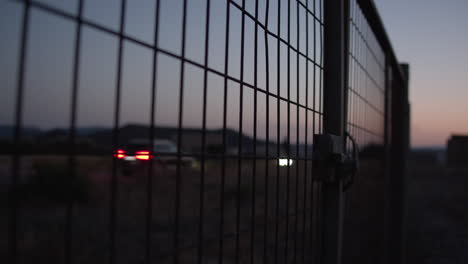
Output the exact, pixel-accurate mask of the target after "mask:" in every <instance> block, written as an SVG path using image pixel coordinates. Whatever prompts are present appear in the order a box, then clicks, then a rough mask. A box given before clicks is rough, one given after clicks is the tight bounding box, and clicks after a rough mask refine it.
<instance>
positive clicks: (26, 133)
mask: <svg viewBox="0 0 468 264" xmlns="http://www.w3.org/2000/svg"><path fill="white" fill-rule="evenodd" d="M14 133H15V127H14V126H7V125H0V140H7V141H8V140H12V139H13V136H14ZM41 133H42V131H41V130H40V129H39V128H37V127H23V128H22V129H21V135H22V136H23V137H35V136H37V135H39V134H41Z"/></svg>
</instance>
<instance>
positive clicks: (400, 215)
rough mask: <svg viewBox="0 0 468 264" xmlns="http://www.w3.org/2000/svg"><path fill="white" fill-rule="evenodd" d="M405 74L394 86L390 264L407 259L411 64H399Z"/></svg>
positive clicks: (395, 81) (397, 79) (395, 79)
mask: <svg viewBox="0 0 468 264" xmlns="http://www.w3.org/2000/svg"><path fill="white" fill-rule="evenodd" d="M397 66H399V67H401V70H402V72H403V75H404V76H402V78H396V76H394V77H393V78H394V81H393V83H392V124H391V126H392V145H391V164H390V166H391V167H390V175H391V176H390V177H391V178H390V186H389V188H390V191H391V197H390V217H391V220H390V221H391V226H390V231H389V233H390V237H389V239H390V240H389V243H390V244H389V248H390V249H389V251H390V263H404V262H405V261H404V259H405V252H404V248H405V243H404V241H405V236H404V233H405V224H404V219H405V211H406V209H405V207H406V206H405V199H406V198H405V197H406V178H407V173H406V167H407V162H406V161H407V154H408V150H409V145H410V144H409V121H410V120H409V119H410V117H409V114H410V106H409V100H408V79H409V78H408V77H409V67H408V65H407V64H403V65H397ZM394 72H400V71H394Z"/></svg>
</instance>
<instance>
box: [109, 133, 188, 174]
mask: <svg viewBox="0 0 468 264" xmlns="http://www.w3.org/2000/svg"><path fill="white" fill-rule="evenodd" d="M152 145H153V148H152V149H151V144H150V141H149V140H146V139H132V140H130V141H129V142H128V143H127V145H126V146H125V147H123V148H119V149H117V150H116V151H115V153H114V157H115V158H117V159H118V160H119V161H121V162H120V164H121V168H122V171H123V173H124V175H129V174H131V173H132V172H134V171H135V170H136V169H138V168H140V167H142V166H145V165H148V164H149V163H150V162H159V163H161V164H162V165H164V166H167V165H173V166H176V165H177V163H178V162H180V164H181V165H182V166H184V167H192V168H193V167H194V166H195V165H196V160H195V159H194V158H192V157H188V156H185V155H186V153H182V156H181V157H180V160H179V159H178V156H177V145H176V144H175V143H174V142H172V141H170V140H167V139H155V140H153V144H152Z"/></svg>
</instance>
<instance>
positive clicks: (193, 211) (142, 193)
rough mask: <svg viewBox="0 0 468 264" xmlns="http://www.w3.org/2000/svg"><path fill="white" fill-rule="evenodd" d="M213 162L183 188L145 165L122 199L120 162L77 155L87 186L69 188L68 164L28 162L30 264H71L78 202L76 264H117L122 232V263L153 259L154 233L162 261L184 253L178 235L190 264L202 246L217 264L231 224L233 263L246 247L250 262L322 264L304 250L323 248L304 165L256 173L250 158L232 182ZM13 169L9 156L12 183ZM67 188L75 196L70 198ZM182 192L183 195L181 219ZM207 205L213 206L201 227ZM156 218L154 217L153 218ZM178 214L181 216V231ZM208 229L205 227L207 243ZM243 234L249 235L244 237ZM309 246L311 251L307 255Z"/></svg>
mask: <svg viewBox="0 0 468 264" xmlns="http://www.w3.org/2000/svg"><path fill="white" fill-rule="evenodd" d="M205 162H206V163H205V173H204V178H203V179H204V182H203V184H202V181H201V180H202V174H201V170H200V166H195V167H194V168H181V171H180V181H179V182H177V171H176V168H175V167H174V166H169V165H162V164H159V163H154V167H153V168H154V170H153V172H152V177H148V175H149V171H148V168H147V167H145V166H142V167H139V168H137V169H136V170H135V172H134V173H133V174H132V175H130V176H125V175H123V174H122V172H121V170H120V169H117V173H116V174H115V183H116V185H115V199H114V200H113V199H112V179H113V178H112V158H108V157H102V156H101V157H97V156H80V157H77V168H76V177H77V179H79V181H77V182H76V183H75V182H74V183H73V184H72V187H70V186H68V185H67V184H68V181H66V180H65V181H64V180H62V179H63V178H65V179H66V178H67V177H68V176H69V170H68V167H67V163H66V158H65V157H57V156H43V157H23V158H22V162H21V164H22V166H21V167H22V168H21V170H20V171H21V173H20V174H21V175H20V178H21V181H20V182H21V184H20V189H19V193H20V194H21V199H20V207H19V220H18V222H17V223H18V226H19V229H18V243H19V255H20V256H21V261H20V263H32V262H42V261H47V263H62V262H63V260H64V257H65V255H64V249H65V243H66V241H67V239H65V236H66V233H65V232H66V219H67V218H66V216H67V215H66V212H67V210H66V208H67V205H68V204H69V203H70V201H73V215H72V218H71V228H72V229H71V230H72V235H71V236H72V240H71V241H72V243H71V248H72V254H73V259H74V262H75V263H91V264H92V263H104V262H106V261H107V259H108V257H109V254H110V251H109V249H110V244H109V243H110V230H111V229H110V228H111V226H112V225H114V230H115V249H116V251H115V253H114V254H115V256H116V258H117V259H118V263H141V262H142V261H143V259H144V256H145V245H146V242H147V239H148V237H147V234H148V233H147V232H146V231H147V230H148V228H149V230H150V233H149V234H150V236H151V238H150V247H151V254H152V256H153V259H154V261H155V263H169V262H170V261H171V260H172V256H173V255H174V253H175V252H176V251H175V249H174V232H178V236H179V238H180V239H179V249H178V250H177V251H178V252H179V255H180V257H181V261H182V262H181V263H193V260H194V259H195V258H196V256H197V253H198V252H197V250H199V249H200V248H198V247H197V245H198V244H199V241H200V239H201V241H202V245H203V248H201V249H202V250H203V255H204V259H205V260H206V261H207V263H208V261H209V260H211V259H217V256H218V255H219V251H220V248H219V245H220V244H219V242H220V230H221V226H220V225H221V222H222V232H223V235H222V237H224V239H223V243H224V245H223V249H222V250H223V255H224V260H225V261H226V263H229V261H232V260H234V258H235V255H236V246H237V244H236V243H237V241H238V245H239V253H240V256H241V262H245V261H247V259H248V258H250V257H251V256H253V258H254V259H258V260H260V259H262V258H263V257H264V254H265V253H266V254H265V256H266V258H272V257H274V252H277V254H278V257H279V258H280V259H282V258H283V259H284V258H285V255H286V254H287V255H288V258H292V256H293V255H294V254H296V255H297V257H298V258H299V257H300V258H302V256H304V258H305V259H310V258H312V253H313V252H310V251H309V250H304V248H307V249H308V248H312V247H311V246H310V244H311V243H315V242H314V241H312V240H313V237H312V227H313V225H312V223H313V222H314V221H315V220H313V219H315V217H316V211H314V210H311V208H312V203H314V204H317V200H316V199H317V192H318V186H317V185H314V186H312V185H311V179H310V178H307V179H306V178H304V175H305V167H304V166H305V163H304V162H295V164H294V165H293V166H291V167H289V169H288V168H278V167H277V165H276V164H277V162H275V161H274V160H272V161H268V162H266V161H265V160H257V162H256V166H254V162H253V161H252V160H243V161H242V164H241V169H240V171H239V166H238V160H236V159H233V160H229V159H228V160H226V163H225V168H226V169H225V174H224V184H222V183H223V177H222V175H223V174H222V163H221V160H206V161H205ZM10 166H11V161H10V160H9V159H8V158H6V157H2V159H1V163H0V168H1V172H2V175H1V177H3V178H4V179H5V178H8V176H9V175H10V173H9V172H10ZM310 169H311V164H308V168H307V170H308V172H309V173H308V175H311V173H310ZM288 170H289V172H288ZM267 172H268V178H267V177H266V176H267ZM277 172H279V177H278V174H277ZM239 175H240V176H241V178H240V181H239V178H238V177H239ZM253 175H255V177H253ZM37 179H40V181H38V180H37ZM150 179H151V181H152V183H151V184H149V180H150ZM267 179H268V181H266V180H267ZM5 182H8V180H5ZM277 182H278V183H279V185H277ZM239 183H240V184H239ZM222 186H224V187H223V188H221V187H222ZM5 187H6V186H5V184H3V185H2V188H3V189H2V190H3V191H2V192H1V195H2V197H3V198H2V200H3V201H4V202H5V201H6V198H5V197H6V188H5ZM277 187H278V188H277ZM67 188H71V189H72V190H73V191H71V192H67V191H66V190H67ZM312 189H313V191H311V190H312ZM46 190H47V191H46ZM64 190H65V192H64ZM200 190H203V192H201V191H200ZM51 193H52V194H53V195H50V194H51ZM148 193H150V194H151V195H150V196H148ZM177 193H179V194H180V195H179V200H178V203H179V211H178V212H176V201H177V200H176V199H177V195H176V194H177ZM304 193H307V194H306V196H304ZM312 195H314V196H312ZM148 201H149V202H151V204H148ZM200 201H203V203H202V204H203V216H202V217H203V218H202V223H203V225H201V226H200V224H199V223H200V205H201V203H200ZM4 202H3V203H2V204H1V207H0V219H1V220H0V255H5V254H6V248H7V240H6V238H7V235H6V233H7V230H6V227H7V217H6V216H7V210H6V209H7V206H6V203H4ZM277 205H278V207H277ZM253 206H254V207H253ZM304 208H306V209H305V210H304ZM253 209H255V215H254V217H253V216H252V215H253V214H252V213H253ZM314 209H315V210H316V209H317V206H314ZM148 212H151V215H150V216H148ZM221 212H222V213H221ZM238 212H239V213H240V216H239V217H238ZM176 213H178V214H179V222H178V226H179V228H178V230H176V226H177V223H176V219H175V215H176ZM265 213H266V214H265ZM112 214H114V215H112ZM221 215H223V218H221V217H220V216H221ZM148 217H149V218H148ZM148 220H149V222H148ZM265 223H266V224H265ZM305 223H307V224H305ZM200 227H202V229H203V236H202V237H201V238H200V236H199V230H200ZM276 227H277V230H278V231H276ZM252 228H253V229H254V231H253V232H252ZM265 228H266V229H265ZM238 229H239V231H240V235H239V237H236V235H235V234H236V231H237V230H238ZM276 234H277V237H276ZM265 238H266V240H265ZM276 238H277V239H278V240H276ZM237 239H238V240H237ZM265 241H268V242H267V243H265ZM276 241H278V244H276V243H275V242H276ZM294 241H298V242H297V243H296V242H294ZM304 241H305V243H306V244H307V245H308V246H307V247H304ZM252 243H253V245H254V249H253V250H252V251H251V250H250V248H251V245H252ZM2 258H3V257H2Z"/></svg>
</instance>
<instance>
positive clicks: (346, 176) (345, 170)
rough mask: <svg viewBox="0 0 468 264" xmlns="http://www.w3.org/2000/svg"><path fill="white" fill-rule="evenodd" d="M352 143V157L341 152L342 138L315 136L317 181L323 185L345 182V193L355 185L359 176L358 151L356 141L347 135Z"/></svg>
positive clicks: (314, 160)
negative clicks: (356, 177) (356, 176)
mask: <svg viewBox="0 0 468 264" xmlns="http://www.w3.org/2000/svg"><path fill="white" fill-rule="evenodd" d="M346 138H349V139H350V141H351V143H352V155H351V156H350V155H347V154H345V153H343V152H342V151H341V148H340V146H341V144H342V142H343V138H342V137H338V136H335V135H330V134H323V135H314V142H315V144H314V155H313V157H314V159H313V168H314V171H315V172H316V173H317V175H318V176H317V180H318V181H320V182H323V183H333V182H338V181H343V184H344V185H343V191H346V190H347V189H348V188H349V187H350V186H351V185H352V184H353V183H354V178H355V175H356V174H357V171H358V167H359V163H358V156H357V153H358V150H357V144H356V142H355V140H354V139H353V138H352V137H351V136H350V135H349V134H346Z"/></svg>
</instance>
